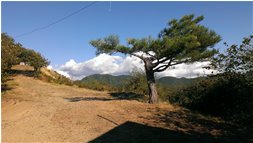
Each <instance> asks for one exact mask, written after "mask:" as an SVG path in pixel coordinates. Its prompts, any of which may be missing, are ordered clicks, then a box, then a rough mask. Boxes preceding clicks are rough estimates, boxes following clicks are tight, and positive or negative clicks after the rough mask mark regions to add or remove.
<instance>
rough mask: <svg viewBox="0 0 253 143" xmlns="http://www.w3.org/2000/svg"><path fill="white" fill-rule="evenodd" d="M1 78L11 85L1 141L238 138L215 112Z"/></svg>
mask: <svg viewBox="0 0 253 143" xmlns="http://www.w3.org/2000/svg"><path fill="white" fill-rule="evenodd" d="M7 84H9V85H12V89H11V90H8V91H6V92H5V93H4V95H2V141H3V142H35V141H36V142H89V141H90V142H168V141H172V142H175V143H179V142H180V143H181V142H185V141H186V140H187V142H216V141H217V140H220V138H221V139H222V140H223V141H222V142H226V141H235V142H236V141H238V140H240V139H241V138H237V137H235V136H233V135H232V134H228V133H230V132H229V131H230V130H231V126H228V125H227V124H225V123H224V122H223V121H222V120H220V119H218V118H211V117H208V118H207V117H205V116H202V115H199V114H196V113H192V112H190V111H188V110H186V109H183V108H181V107H175V106H172V105H169V104H157V105H150V104H147V103H142V102H138V101H134V100H120V99H117V98H115V97H111V96H110V95H109V94H108V93H106V92H97V91H93V90H88V89H80V88H76V87H70V86H65V85H58V84H52V83H46V82H43V81H40V80H37V79H34V78H32V77H26V76H21V75H17V76H15V77H13V80H9V81H8V83H7ZM128 131H129V132H128ZM159 138H160V139H159ZM154 139H155V140H154Z"/></svg>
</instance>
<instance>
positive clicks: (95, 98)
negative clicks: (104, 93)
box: [64, 97, 119, 102]
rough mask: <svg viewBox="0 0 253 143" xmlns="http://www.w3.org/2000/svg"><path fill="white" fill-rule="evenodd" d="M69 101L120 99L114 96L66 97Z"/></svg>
mask: <svg viewBox="0 0 253 143" xmlns="http://www.w3.org/2000/svg"><path fill="white" fill-rule="evenodd" d="M64 99H66V100H68V101H69V102H79V101H112V100H119V99H114V98H105V97H73V98H64Z"/></svg>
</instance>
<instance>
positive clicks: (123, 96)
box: [64, 92, 143, 102]
mask: <svg viewBox="0 0 253 143" xmlns="http://www.w3.org/2000/svg"><path fill="white" fill-rule="evenodd" d="M109 94H110V96H112V97H72V98H64V99H65V100H67V101H69V102H79V101H113V100H138V101H141V100H143V96H142V95H139V94H135V93H133V92H129V93H126V92H112V93H109Z"/></svg>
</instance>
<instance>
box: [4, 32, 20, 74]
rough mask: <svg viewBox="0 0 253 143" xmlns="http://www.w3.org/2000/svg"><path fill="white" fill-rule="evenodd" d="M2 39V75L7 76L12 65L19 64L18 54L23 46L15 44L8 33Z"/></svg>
mask: <svg viewBox="0 0 253 143" xmlns="http://www.w3.org/2000/svg"><path fill="white" fill-rule="evenodd" d="M1 37H2V39H1V74H6V72H7V71H8V70H10V68H11V66H12V65H15V64H17V63H19V59H18V54H19V53H20V51H21V50H22V48H21V47H22V45H21V44H19V43H15V41H14V39H13V38H11V37H10V36H8V35H7V34H6V33H2V34H1Z"/></svg>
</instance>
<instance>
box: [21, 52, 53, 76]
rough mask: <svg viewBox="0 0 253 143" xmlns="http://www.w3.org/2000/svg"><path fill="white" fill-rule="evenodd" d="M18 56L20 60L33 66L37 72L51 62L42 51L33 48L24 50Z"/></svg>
mask: <svg viewBox="0 0 253 143" xmlns="http://www.w3.org/2000/svg"><path fill="white" fill-rule="evenodd" d="M18 58H19V59H20V61H22V62H25V63H26V64H28V65H30V66H33V67H34V69H35V71H36V72H39V70H40V68H41V67H44V66H47V65H48V64H49V62H48V61H47V59H45V58H44V57H43V56H42V55H41V54H40V53H38V52H35V51H34V50H32V49H26V50H23V51H22V52H21V53H20V54H19V56H18Z"/></svg>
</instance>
